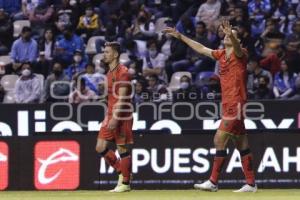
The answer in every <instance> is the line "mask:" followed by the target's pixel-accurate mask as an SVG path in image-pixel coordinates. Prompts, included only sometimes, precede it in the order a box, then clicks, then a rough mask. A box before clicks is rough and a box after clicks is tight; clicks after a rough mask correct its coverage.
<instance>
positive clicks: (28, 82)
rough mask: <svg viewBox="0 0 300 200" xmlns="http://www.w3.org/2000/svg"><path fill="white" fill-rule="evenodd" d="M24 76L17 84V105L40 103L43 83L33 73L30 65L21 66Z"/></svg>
mask: <svg viewBox="0 0 300 200" xmlns="http://www.w3.org/2000/svg"><path fill="white" fill-rule="evenodd" d="M21 70H22V74H21V76H20V78H19V79H18V80H17V82H16V86H15V99H16V103H39V101H40V100H41V97H42V82H41V80H40V79H39V78H38V77H37V76H36V75H35V74H33V72H32V69H31V65H30V63H23V64H22V65H21Z"/></svg>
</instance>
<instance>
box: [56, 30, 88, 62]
mask: <svg viewBox="0 0 300 200" xmlns="http://www.w3.org/2000/svg"><path fill="white" fill-rule="evenodd" d="M63 34H64V37H63V38H62V39H61V40H59V41H58V42H57V43H56V46H55V56H56V58H57V59H58V60H60V61H62V62H63V63H64V64H66V65H69V64H71V62H72V60H73V59H72V58H73V56H74V53H75V51H76V50H80V51H81V52H84V43H83V40H82V39H81V38H80V37H79V36H77V35H76V34H74V33H73V30H72V28H71V27H70V26H68V27H66V29H65V30H64V32H63Z"/></svg>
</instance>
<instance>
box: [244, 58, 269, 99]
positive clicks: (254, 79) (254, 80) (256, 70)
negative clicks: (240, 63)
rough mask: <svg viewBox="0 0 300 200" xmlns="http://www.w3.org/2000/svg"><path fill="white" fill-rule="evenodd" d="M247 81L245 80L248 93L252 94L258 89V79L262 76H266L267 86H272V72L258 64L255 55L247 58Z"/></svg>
mask: <svg viewBox="0 0 300 200" xmlns="http://www.w3.org/2000/svg"><path fill="white" fill-rule="evenodd" d="M248 72H249V74H248V82H247V88H248V93H250V94H253V93H254V91H255V90H257V89H258V87H259V79H260V77H262V76H266V77H268V85H267V86H268V87H269V88H272V86H273V84H272V80H273V79H272V74H271V73H270V72H269V71H267V70H264V69H262V68H261V67H260V65H259V59H258V58H257V57H252V58H250V60H249V64H248Z"/></svg>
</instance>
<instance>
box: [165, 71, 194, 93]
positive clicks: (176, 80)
mask: <svg viewBox="0 0 300 200" xmlns="http://www.w3.org/2000/svg"><path fill="white" fill-rule="evenodd" d="M182 76H188V77H190V78H191V79H192V74H191V73H190V72H175V73H174V74H173V75H172V78H171V81H170V84H169V87H168V88H169V89H170V90H171V91H175V90H177V89H179V88H180V79H181V77H182Z"/></svg>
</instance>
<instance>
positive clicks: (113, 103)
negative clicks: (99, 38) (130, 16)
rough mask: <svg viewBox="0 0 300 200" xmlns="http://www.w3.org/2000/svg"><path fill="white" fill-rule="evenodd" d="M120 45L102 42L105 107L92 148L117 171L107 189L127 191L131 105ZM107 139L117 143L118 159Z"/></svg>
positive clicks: (130, 140)
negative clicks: (105, 68) (114, 181)
mask: <svg viewBox="0 0 300 200" xmlns="http://www.w3.org/2000/svg"><path fill="white" fill-rule="evenodd" d="M120 53H121V50H120V44H119V43H117V42H109V43H106V44H105V49H104V56H103V61H104V63H106V64H107V65H108V66H109V71H108V73H107V87H108V109H107V113H106V116H105V119H104V120H103V122H102V126H101V129H100V131H99V135H98V140H97V145H96V151H97V152H98V153H100V155H101V156H103V157H104V159H105V161H106V162H107V163H108V164H109V165H110V166H112V167H113V168H114V169H115V170H116V171H117V172H118V174H119V180H118V184H117V186H116V187H115V188H114V189H113V190H110V191H111V192H127V191H130V179H131V156H130V149H129V146H130V144H132V143H133V138H132V123H133V120H132V109H131V108H132V106H131V91H132V88H131V85H130V75H129V73H128V69H127V67H125V66H124V65H121V64H120V63H119V57H120ZM109 142H114V143H115V144H116V145H117V149H118V152H119V154H120V157H121V158H120V159H118V158H117V157H116V155H115V152H114V151H113V150H110V149H108V144H109Z"/></svg>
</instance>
